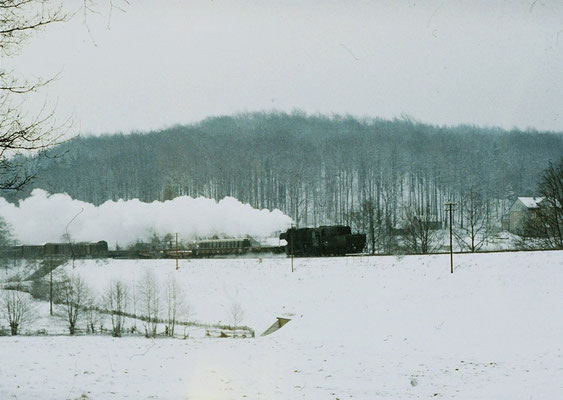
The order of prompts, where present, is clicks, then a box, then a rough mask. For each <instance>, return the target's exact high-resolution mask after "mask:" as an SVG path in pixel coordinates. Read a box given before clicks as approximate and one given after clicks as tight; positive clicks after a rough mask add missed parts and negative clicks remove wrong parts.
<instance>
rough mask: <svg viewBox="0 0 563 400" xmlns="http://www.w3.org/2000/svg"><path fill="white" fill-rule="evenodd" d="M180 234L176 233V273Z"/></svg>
mask: <svg viewBox="0 0 563 400" xmlns="http://www.w3.org/2000/svg"><path fill="white" fill-rule="evenodd" d="M178 252H179V250H178V232H176V271H178Z"/></svg>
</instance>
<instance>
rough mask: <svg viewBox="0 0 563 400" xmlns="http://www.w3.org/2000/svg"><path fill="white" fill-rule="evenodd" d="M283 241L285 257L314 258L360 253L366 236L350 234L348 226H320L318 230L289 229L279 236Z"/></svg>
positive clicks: (364, 244)
mask: <svg viewBox="0 0 563 400" xmlns="http://www.w3.org/2000/svg"><path fill="white" fill-rule="evenodd" d="M280 239H282V240H285V241H286V242H287V245H286V246H285V252H286V254H287V255H294V256H302V257H314V256H339V255H345V254H353V253H361V252H362V251H363V250H364V247H365V246H366V235H364V234H352V230H351V229H350V227H349V226H342V225H337V226H321V227H319V228H301V229H296V228H291V229H288V230H287V231H286V232H284V233H282V234H281V235H280Z"/></svg>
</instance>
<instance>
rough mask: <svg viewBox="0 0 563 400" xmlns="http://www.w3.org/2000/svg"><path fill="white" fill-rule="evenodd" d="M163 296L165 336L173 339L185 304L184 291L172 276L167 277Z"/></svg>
mask: <svg viewBox="0 0 563 400" xmlns="http://www.w3.org/2000/svg"><path fill="white" fill-rule="evenodd" d="M164 296H165V299H166V315H167V334H168V336H171V337H173V336H174V330H175V328H176V323H177V321H178V317H179V315H180V314H181V313H182V311H183V309H184V304H185V303H184V290H183V289H182V287H181V286H180V285H179V284H178V281H177V280H176V277H175V276H174V275H169V276H168V278H167V279H166V282H165V283H164Z"/></svg>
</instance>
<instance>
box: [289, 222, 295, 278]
mask: <svg viewBox="0 0 563 400" xmlns="http://www.w3.org/2000/svg"><path fill="white" fill-rule="evenodd" d="M293 238H294V232H293V224H291V239H290V243H291V245H290V248H291V272H293Z"/></svg>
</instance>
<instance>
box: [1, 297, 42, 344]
mask: <svg viewBox="0 0 563 400" xmlns="http://www.w3.org/2000/svg"><path fill="white" fill-rule="evenodd" d="M1 305H2V309H3V310H4V315H5V317H6V319H7V320H8V323H9V324H10V331H11V334H12V335H14V336H15V335H17V334H18V333H19V331H20V329H21V327H22V325H24V324H26V323H29V322H31V321H32V320H33V318H34V317H35V309H34V307H33V302H32V300H31V296H30V295H29V294H28V293H25V292H23V291H21V290H17V288H16V290H4V293H2V303H1Z"/></svg>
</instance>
